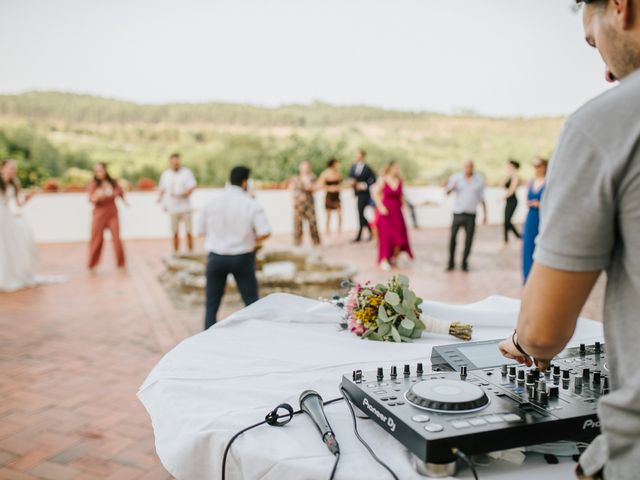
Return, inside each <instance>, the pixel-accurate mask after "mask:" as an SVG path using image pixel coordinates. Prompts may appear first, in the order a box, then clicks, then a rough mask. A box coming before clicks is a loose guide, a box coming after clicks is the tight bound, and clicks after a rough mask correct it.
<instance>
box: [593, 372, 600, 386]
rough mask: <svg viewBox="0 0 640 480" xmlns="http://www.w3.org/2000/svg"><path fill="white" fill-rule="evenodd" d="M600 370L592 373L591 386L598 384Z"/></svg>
mask: <svg viewBox="0 0 640 480" xmlns="http://www.w3.org/2000/svg"><path fill="white" fill-rule="evenodd" d="M600 375H601V373H600V370H594V372H593V384H594V385H597V384H599V383H600Z"/></svg>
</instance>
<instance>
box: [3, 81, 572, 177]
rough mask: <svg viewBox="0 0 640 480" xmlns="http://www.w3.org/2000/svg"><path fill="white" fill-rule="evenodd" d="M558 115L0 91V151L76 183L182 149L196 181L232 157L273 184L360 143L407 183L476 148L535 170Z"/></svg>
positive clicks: (152, 168) (484, 164) (447, 168)
mask: <svg viewBox="0 0 640 480" xmlns="http://www.w3.org/2000/svg"><path fill="white" fill-rule="evenodd" d="M563 122H564V118H560V117H556V118H487V117H480V116H474V115H459V116H447V115H441V114H434V113H427V112H400V111H388V110H382V109H376V108H370V107H357V106H353V107H338V106H332V105H327V104H321V103H316V104H312V105H306V106H305V105H292V106H284V107H279V108H261V107H255V106H248V105H234V104H220V103H208V104H173V105H139V104H134V103H128V102H122V101H118V100H110V99H104V98H98V97H92V96H86V95H74V94H67V93H59V92H31V93H25V94H21V95H4V96H0V157H3V156H13V157H16V158H18V159H19V161H20V162H21V165H22V171H23V172H24V173H23V182H24V183H27V184H29V183H41V182H42V181H44V180H45V179H46V178H51V177H53V178H60V179H62V181H63V183H79V182H82V181H85V180H86V178H88V170H89V169H90V167H91V164H92V163H93V162H98V161H104V162H106V163H108V164H109V165H110V168H111V170H112V172H113V173H114V174H115V175H117V176H121V177H124V178H127V179H128V180H130V181H132V182H135V181H137V180H138V179H139V178H141V177H149V178H152V179H157V176H158V175H159V172H160V171H161V170H162V169H164V168H165V166H166V160H167V157H168V155H169V154H170V153H171V152H174V151H178V152H181V153H182V156H183V159H184V162H185V164H187V165H188V166H190V167H192V168H193V169H194V171H195V173H196V175H197V177H198V180H199V182H200V183H201V184H209V185H220V184H222V183H224V181H225V179H226V176H227V172H228V170H229V169H230V167H231V166H233V165H235V164H240V163H242V164H246V165H249V166H251V167H252V169H253V171H254V176H255V177H256V179H258V180H261V181H263V182H265V183H277V182H280V181H282V180H284V179H286V178H288V177H289V176H290V175H291V174H292V173H293V172H294V171H295V168H296V165H297V163H298V162H299V161H300V160H302V159H309V160H310V161H311V162H312V163H313V165H314V169H315V170H317V171H320V170H321V169H322V168H323V166H324V164H325V162H326V160H327V159H328V158H330V157H332V156H335V157H337V158H339V159H341V160H343V162H342V163H343V168H345V169H346V168H347V167H348V164H349V163H350V162H351V161H352V159H353V156H354V154H355V150H356V149H357V148H359V147H363V148H365V149H366V150H367V152H368V153H369V156H368V157H369V161H370V162H371V163H372V164H373V165H374V166H376V167H377V168H380V167H381V166H382V165H383V164H384V163H385V162H387V161H388V160H390V159H392V158H395V159H398V160H399V161H400V162H401V165H402V168H403V172H404V175H405V177H406V178H407V180H408V181H410V182H411V183H415V184H428V183H435V182H439V181H441V180H442V179H444V178H446V176H447V175H449V174H450V173H451V172H452V171H454V170H456V169H458V168H459V167H460V164H461V162H462V161H463V160H465V159H467V158H473V159H475V160H476V163H477V166H478V169H479V170H480V171H482V172H483V173H484V174H485V175H486V177H487V180H488V182H489V183H492V184H497V183H500V182H501V181H502V180H503V177H504V165H505V162H506V160H507V159H508V158H515V159H517V160H519V161H521V162H522V163H523V164H525V168H523V172H522V175H523V176H524V177H526V176H529V175H530V174H531V169H530V167H529V163H530V161H531V160H532V159H533V158H534V156H536V155H544V156H548V155H550V153H551V151H552V149H553V145H554V143H555V140H556V137H557V135H558V133H559V130H560V128H561V126H562V123H563Z"/></svg>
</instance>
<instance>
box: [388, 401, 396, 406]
mask: <svg viewBox="0 0 640 480" xmlns="http://www.w3.org/2000/svg"><path fill="white" fill-rule="evenodd" d="M387 405H388V406H390V407H395V406H396V402H389V403H387Z"/></svg>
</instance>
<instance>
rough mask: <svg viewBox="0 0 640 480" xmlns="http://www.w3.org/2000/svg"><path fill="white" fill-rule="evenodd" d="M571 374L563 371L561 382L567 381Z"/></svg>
mask: <svg viewBox="0 0 640 480" xmlns="http://www.w3.org/2000/svg"><path fill="white" fill-rule="evenodd" d="M570 375H571V372H569V370H563V371H562V379H563V380H568V379H569V378H570Z"/></svg>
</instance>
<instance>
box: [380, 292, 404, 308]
mask: <svg viewBox="0 0 640 480" xmlns="http://www.w3.org/2000/svg"><path fill="white" fill-rule="evenodd" d="M384 301H385V302H387V303H388V304H389V305H391V306H392V307H395V306H396V305H398V304H399V303H400V296H399V295H398V294H397V293H396V292H387V293H386V294H385V296H384Z"/></svg>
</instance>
